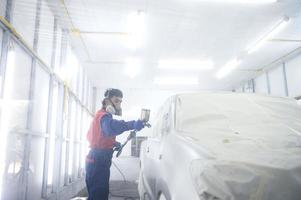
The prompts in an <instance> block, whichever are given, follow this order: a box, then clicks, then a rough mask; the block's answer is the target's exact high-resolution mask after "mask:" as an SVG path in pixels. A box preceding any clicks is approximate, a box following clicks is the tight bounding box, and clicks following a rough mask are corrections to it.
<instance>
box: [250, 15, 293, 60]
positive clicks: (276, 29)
mask: <svg viewBox="0 0 301 200" xmlns="http://www.w3.org/2000/svg"><path fill="white" fill-rule="evenodd" d="M288 21H289V18H288V17H285V18H283V19H282V20H281V21H280V22H278V23H277V25H276V26H274V27H273V29H272V30H271V31H270V32H268V33H266V34H265V35H264V36H262V37H261V38H260V39H259V40H257V41H256V42H255V43H254V44H252V45H250V46H249V47H248V48H247V52H248V54H251V53H253V52H255V51H257V50H258V49H259V48H260V47H262V46H263V45H264V44H265V42H266V41H267V40H268V39H271V38H272V37H273V36H275V35H276V34H277V33H279V32H280V31H281V30H283V29H284V27H285V26H286V25H287V24H288Z"/></svg>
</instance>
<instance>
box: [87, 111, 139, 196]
mask: <svg viewBox="0 0 301 200" xmlns="http://www.w3.org/2000/svg"><path fill="white" fill-rule="evenodd" d="M134 122H135V121H128V122H125V121H123V120H115V119H113V117H112V115H111V114H109V113H107V114H105V115H104V116H103V117H102V118H101V120H100V126H101V130H102V132H103V134H104V136H105V137H106V136H107V137H110V136H116V135H119V134H121V133H123V132H124V131H128V130H132V129H133V126H134ZM112 155H113V149H91V150H90V152H89V154H88V156H87V157H88V158H89V159H87V160H86V185H87V189H88V193H89V197H88V200H108V196H109V181H110V167H111V164H112Z"/></svg>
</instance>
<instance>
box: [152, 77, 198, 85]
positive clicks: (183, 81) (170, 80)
mask: <svg viewBox="0 0 301 200" xmlns="http://www.w3.org/2000/svg"><path fill="white" fill-rule="evenodd" d="M154 83H155V84H158V85H197V84H198V83H199V80H198V78H196V77H155V79H154Z"/></svg>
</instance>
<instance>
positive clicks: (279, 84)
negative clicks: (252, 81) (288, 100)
mask: <svg viewBox="0 0 301 200" xmlns="http://www.w3.org/2000/svg"><path fill="white" fill-rule="evenodd" d="M268 74H269V80H270V87H271V94H272V95H276V96H285V85H284V77H283V66H279V67H276V68H275V69H272V70H271V71H269V72H268Z"/></svg>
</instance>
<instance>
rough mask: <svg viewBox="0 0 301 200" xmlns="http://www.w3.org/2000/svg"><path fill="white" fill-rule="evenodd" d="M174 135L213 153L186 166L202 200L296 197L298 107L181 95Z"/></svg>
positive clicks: (300, 171) (299, 178)
mask: <svg viewBox="0 0 301 200" xmlns="http://www.w3.org/2000/svg"><path fill="white" fill-rule="evenodd" d="M176 122H177V130H178V131H179V134H180V135H182V136H184V137H187V138H190V139H193V141H195V143H197V144H199V146H200V147H201V148H202V149H205V150H206V151H207V152H208V153H209V155H211V156H212V157H211V158H210V159H200V160H197V161H194V162H193V163H192V165H191V171H192V174H194V175H195V177H194V178H195V182H196V185H198V192H199V195H200V196H202V197H203V198H205V199H210V198H214V197H215V198H216V199H225V200H228V199H229V200H230V199H231V200H232V199H239V200H241V199H261V200H263V199H274V200H275V199H279V200H281V199H294V200H298V199H300V196H301V190H300V187H301V148H300V147H301V106H300V105H298V104H297V101H295V100H292V99H287V98H277V97H267V96H259V95H250V94H233V93H232V94H231V93H228V94H227V93H226V94H195V95H191V94H186V95H185V94H184V95H179V96H178V98H177V104H176Z"/></svg>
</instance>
